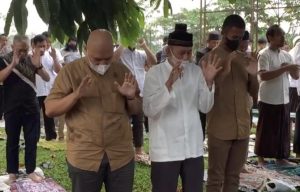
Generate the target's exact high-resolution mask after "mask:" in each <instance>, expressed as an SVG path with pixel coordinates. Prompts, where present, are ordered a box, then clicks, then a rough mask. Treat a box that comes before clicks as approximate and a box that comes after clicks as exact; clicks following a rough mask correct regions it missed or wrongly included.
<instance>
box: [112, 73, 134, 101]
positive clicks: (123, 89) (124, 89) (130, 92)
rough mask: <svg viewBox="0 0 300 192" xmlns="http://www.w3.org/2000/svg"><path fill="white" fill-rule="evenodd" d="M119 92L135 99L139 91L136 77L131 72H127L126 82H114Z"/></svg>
mask: <svg viewBox="0 0 300 192" xmlns="http://www.w3.org/2000/svg"><path fill="white" fill-rule="evenodd" d="M114 84H115V85H116V87H117V89H118V91H119V93H120V94H121V95H123V96H125V97H127V98H128V99H134V98H135V95H136V92H137V82H136V79H135V77H134V76H133V75H132V74H131V73H125V78H124V82H123V84H122V85H120V84H119V83H118V82H116V81H115V82H114Z"/></svg>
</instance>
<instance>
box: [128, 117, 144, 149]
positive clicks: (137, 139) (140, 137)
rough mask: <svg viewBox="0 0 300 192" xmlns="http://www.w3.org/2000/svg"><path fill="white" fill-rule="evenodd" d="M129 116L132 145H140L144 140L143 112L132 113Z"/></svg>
mask: <svg viewBox="0 0 300 192" xmlns="http://www.w3.org/2000/svg"><path fill="white" fill-rule="evenodd" d="M131 118H132V133H133V144H134V147H142V146H143V142H144V129H143V124H144V113H140V114H138V115H132V116H131Z"/></svg>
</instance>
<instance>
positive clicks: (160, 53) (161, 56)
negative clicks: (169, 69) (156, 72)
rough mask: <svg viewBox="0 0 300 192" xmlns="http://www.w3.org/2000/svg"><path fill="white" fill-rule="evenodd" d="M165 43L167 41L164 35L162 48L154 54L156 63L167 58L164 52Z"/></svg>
mask: <svg viewBox="0 0 300 192" xmlns="http://www.w3.org/2000/svg"><path fill="white" fill-rule="evenodd" d="M167 43H168V36H164V38H163V44H162V48H161V49H160V50H159V51H158V52H157V53H156V54H155V56H156V60H157V64H159V63H162V62H164V61H165V60H166V58H167V53H166V47H167Z"/></svg>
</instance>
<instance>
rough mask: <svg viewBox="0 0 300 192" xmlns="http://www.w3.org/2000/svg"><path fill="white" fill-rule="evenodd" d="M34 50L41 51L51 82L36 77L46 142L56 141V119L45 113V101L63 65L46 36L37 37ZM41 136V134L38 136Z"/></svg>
mask: <svg viewBox="0 0 300 192" xmlns="http://www.w3.org/2000/svg"><path fill="white" fill-rule="evenodd" d="M32 43H33V46H34V49H33V51H34V50H35V49H38V50H40V51H41V52H40V54H41V63H42V65H43V67H44V69H45V70H46V71H47V72H48V74H49V76H50V81H48V82H46V81H44V80H43V79H41V78H40V77H38V76H37V77H36V86H37V97H38V100H39V104H40V108H41V109H42V112H43V117H44V127H45V134H46V140H47V141H50V140H55V139H56V137H57V135H56V132H55V123H54V119H53V118H50V117H48V116H47V115H46V113H45V104H44V100H45V99H46V97H47V96H48V95H49V93H50V89H51V88H52V86H53V83H54V80H55V78H56V75H57V73H58V72H59V70H60V68H61V65H60V63H59V61H58V59H57V55H56V50H55V49H53V48H51V52H49V51H48V49H47V38H46V37H45V36H44V35H37V36H35V37H34V38H33V40H32ZM38 136H40V134H39V135H38Z"/></svg>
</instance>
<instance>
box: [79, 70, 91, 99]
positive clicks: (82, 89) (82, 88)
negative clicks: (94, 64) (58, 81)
mask: <svg viewBox="0 0 300 192" xmlns="http://www.w3.org/2000/svg"><path fill="white" fill-rule="evenodd" d="M91 84H92V78H91V77H90V76H89V75H87V76H85V77H84V78H83V79H82V81H81V83H80V85H79V87H78V88H77V89H76V92H75V93H76V96H77V98H81V97H82V96H83V95H84V94H85V93H86V91H87V89H89V88H90V85H91Z"/></svg>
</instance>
